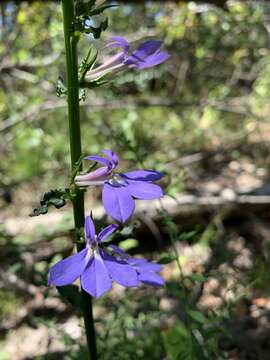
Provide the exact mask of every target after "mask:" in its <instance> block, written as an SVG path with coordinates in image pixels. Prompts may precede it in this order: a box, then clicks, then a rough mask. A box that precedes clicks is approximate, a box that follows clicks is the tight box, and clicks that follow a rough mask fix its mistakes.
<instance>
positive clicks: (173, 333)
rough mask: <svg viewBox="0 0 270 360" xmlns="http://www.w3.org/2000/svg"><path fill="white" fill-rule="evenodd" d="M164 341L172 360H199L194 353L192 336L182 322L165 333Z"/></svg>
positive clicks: (163, 335)
mask: <svg viewBox="0 0 270 360" xmlns="http://www.w3.org/2000/svg"><path fill="white" fill-rule="evenodd" d="M162 339H163V342H164V346H165V349H166V354H167V355H168V358H169V359H170V360H198V359H197V357H196V356H195V354H194V351H193V344H192V334H191V332H190V330H189V329H188V328H187V327H186V326H185V325H184V324H183V323H182V322H178V323H177V324H176V325H175V326H174V327H172V328H170V329H169V330H166V331H164V332H163V334H162Z"/></svg>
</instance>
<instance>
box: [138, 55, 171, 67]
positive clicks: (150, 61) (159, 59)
mask: <svg viewBox="0 0 270 360" xmlns="http://www.w3.org/2000/svg"><path fill="white" fill-rule="evenodd" d="M169 57H170V55H169V54H168V53H167V52H165V51H161V52H159V53H157V54H153V55H150V56H148V57H147V58H146V59H145V60H144V61H140V62H138V63H137V66H136V67H137V68H138V69H140V70H143V69H148V68H151V67H154V66H156V65H159V64H162V63H164V62H165V61H167V60H168V59H169Z"/></svg>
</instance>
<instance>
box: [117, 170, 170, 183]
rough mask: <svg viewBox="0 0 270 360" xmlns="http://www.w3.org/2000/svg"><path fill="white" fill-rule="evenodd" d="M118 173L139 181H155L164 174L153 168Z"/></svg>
mask: <svg viewBox="0 0 270 360" xmlns="http://www.w3.org/2000/svg"><path fill="white" fill-rule="evenodd" d="M119 175H121V176H123V177H124V178H127V179H130V180H141V181H156V180H159V179H161V178H162V177H163V176H164V174H162V173H161V172H159V171H155V170H134V171H128V172H126V173H123V174H119Z"/></svg>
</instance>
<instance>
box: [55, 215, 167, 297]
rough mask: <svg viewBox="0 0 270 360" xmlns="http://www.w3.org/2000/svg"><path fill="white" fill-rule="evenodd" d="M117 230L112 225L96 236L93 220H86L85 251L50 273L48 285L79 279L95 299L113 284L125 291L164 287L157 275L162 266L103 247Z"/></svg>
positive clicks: (62, 283) (112, 246)
mask: <svg viewBox="0 0 270 360" xmlns="http://www.w3.org/2000/svg"><path fill="white" fill-rule="evenodd" d="M116 229H117V225H115V224H112V225H109V226H107V227H106V228H104V229H103V230H102V231H101V232H100V233H99V234H98V235H96V231H95V225H94V223H93V220H92V218H91V217H90V216H87V217H86V218H85V229H84V230H85V238H86V247H85V248H84V249H83V250H81V251H80V252H78V253H76V254H74V255H71V256H69V257H68V258H66V259H64V260H61V261H59V262H58V263H56V264H55V265H54V266H53V267H52V268H51V269H50V270H49V279H48V285H56V286H65V285H68V284H71V283H73V282H74V281H75V280H76V279H78V278H79V277H80V279H81V286H82V288H83V289H84V290H85V291H86V292H87V293H89V294H90V295H91V296H93V297H96V298H98V297H100V296H101V295H103V294H104V293H106V292H107V291H109V290H110V289H111V287H112V281H115V282H117V283H118V284H120V285H122V286H125V287H135V286H138V285H139V284H140V282H142V283H145V284H147V285H153V286H162V285H164V280H163V279H162V278H161V277H160V276H159V275H158V274H156V272H159V271H160V270H161V266H160V265H159V264H155V263H151V262H148V261H146V260H144V259H138V258H132V257H129V255H128V254H127V253H125V252H124V251H123V250H122V249H120V248H119V247H117V246H116V245H109V246H107V248H106V247H105V246H104V242H106V239H107V238H108V237H109V236H110V235H111V234H112V233H113V232H114V231H115V230H116Z"/></svg>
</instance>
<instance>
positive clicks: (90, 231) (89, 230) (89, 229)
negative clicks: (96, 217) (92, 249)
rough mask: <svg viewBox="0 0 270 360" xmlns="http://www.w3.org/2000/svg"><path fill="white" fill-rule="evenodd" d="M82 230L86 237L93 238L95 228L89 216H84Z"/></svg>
mask: <svg viewBox="0 0 270 360" xmlns="http://www.w3.org/2000/svg"><path fill="white" fill-rule="evenodd" d="M84 232H85V237H86V239H89V240H91V241H93V240H94V239H95V235H96V230H95V224H94V222H93V220H92V218H91V216H86V217H85V221H84Z"/></svg>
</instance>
